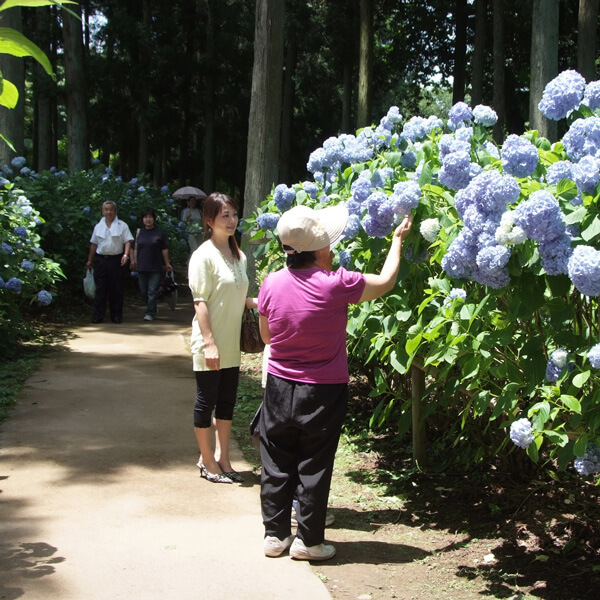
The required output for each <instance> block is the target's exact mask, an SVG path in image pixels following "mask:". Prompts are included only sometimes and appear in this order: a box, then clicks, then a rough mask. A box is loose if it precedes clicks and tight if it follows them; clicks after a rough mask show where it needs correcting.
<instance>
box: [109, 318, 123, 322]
mask: <svg viewBox="0 0 600 600" xmlns="http://www.w3.org/2000/svg"><path fill="white" fill-rule="evenodd" d="M111 321H112V322H113V323H120V322H121V321H122V319H119V317H117V318H116V319H111Z"/></svg>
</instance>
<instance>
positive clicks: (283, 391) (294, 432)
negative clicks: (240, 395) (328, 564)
mask: <svg viewBox="0 0 600 600" xmlns="http://www.w3.org/2000/svg"><path fill="white" fill-rule="evenodd" d="M347 404H348V386H347V384H310V383H299V382H296V381H291V380H288V379H282V378H279V377H275V376H273V375H269V376H268V377H267V385H266V387H265V397H264V402H263V405H262V409H261V412H260V423H259V429H260V455H261V460H262V476H261V504H262V515H263V523H264V525H265V535H273V536H275V537H277V538H279V539H280V540H283V539H284V538H286V537H287V536H288V535H290V534H291V523H290V516H291V510H292V499H293V498H294V493H295V494H296V497H297V499H298V509H297V511H296V518H297V521H298V530H297V536H298V537H299V538H300V539H301V540H302V541H303V542H304V543H305V545H307V546H315V545H317V544H320V543H321V542H323V540H324V539H325V517H326V513H327V501H328V498H329V487H330V485H331V476H332V473H333V463H334V459H335V452H336V449H337V445H338V441H339V438H340V433H341V429H342V423H343V422H344V417H345V415H346V407H347Z"/></svg>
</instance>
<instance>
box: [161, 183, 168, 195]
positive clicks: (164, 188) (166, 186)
mask: <svg viewBox="0 0 600 600" xmlns="http://www.w3.org/2000/svg"><path fill="white" fill-rule="evenodd" d="M160 191H161V192H162V193H163V194H168V193H169V186H168V185H163V186H162V187H161V188H160Z"/></svg>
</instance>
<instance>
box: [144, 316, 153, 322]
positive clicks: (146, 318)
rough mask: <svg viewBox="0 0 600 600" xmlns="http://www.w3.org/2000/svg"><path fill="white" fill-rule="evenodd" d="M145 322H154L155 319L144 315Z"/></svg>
mask: <svg viewBox="0 0 600 600" xmlns="http://www.w3.org/2000/svg"><path fill="white" fill-rule="evenodd" d="M144 321H154V317H153V316H152V315H144Z"/></svg>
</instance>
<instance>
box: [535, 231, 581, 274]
mask: <svg viewBox="0 0 600 600" xmlns="http://www.w3.org/2000/svg"><path fill="white" fill-rule="evenodd" d="M538 250H539V253H540V261H541V263H542V267H543V268H544V270H545V271H546V273H548V275H566V274H567V273H568V271H569V259H570V258H571V254H573V249H572V248H571V236H569V234H568V233H567V232H566V231H565V232H564V233H563V234H562V235H560V236H558V237H557V238H552V239H549V240H542V241H541V242H540V243H539V246H538Z"/></svg>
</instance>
